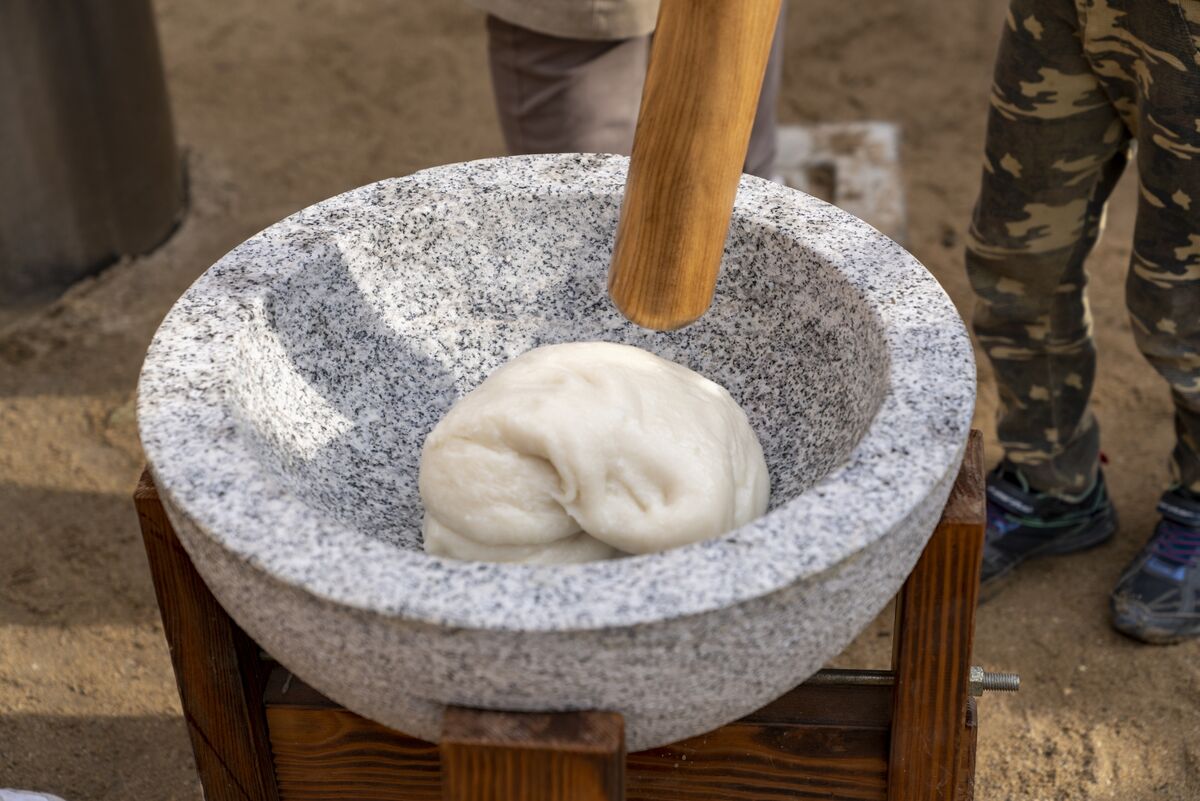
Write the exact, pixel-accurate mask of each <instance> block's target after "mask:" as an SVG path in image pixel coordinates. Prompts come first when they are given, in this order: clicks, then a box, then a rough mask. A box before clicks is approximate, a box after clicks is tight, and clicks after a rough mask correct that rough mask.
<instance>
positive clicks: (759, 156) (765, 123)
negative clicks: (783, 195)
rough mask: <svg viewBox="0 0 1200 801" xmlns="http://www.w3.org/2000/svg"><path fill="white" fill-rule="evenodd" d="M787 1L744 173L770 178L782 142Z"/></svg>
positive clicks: (779, 24)
mask: <svg viewBox="0 0 1200 801" xmlns="http://www.w3.org/2000/svg"><path fill="white" fill-rule="evenodd" d="M786 14H787V2H786V0H785V2H783V3H782V4H780V6H779V21H778V22H777V23H776V24H775V39H774V40H772V42H771V56H770V58H769V59H768V60H767V72H766V74H765V75H763V84H762V91H761V92H759V95H758V108H757V110H756V111H755V113H754V127H753V128H751V129H750V146H749V147H748V148H747V149H746V163H745V165H744V166H743V168H742V170H743V172H746V173H749V174H750V175H757V176H758V177H760V178H770V177H771V176H772V174H773V173H774V171H775V153H776V149H777V146H778V141H779V132H778V131H779V124H778V121H777V119H778V118H777V114H776V110H777V108H778V106H779V89H780V87H781V86H782V85H783V48H784V44H785V42H784V29H785V28H786V27H787V26H786V25H785V22H786V19H785V16H786Z"/></svg>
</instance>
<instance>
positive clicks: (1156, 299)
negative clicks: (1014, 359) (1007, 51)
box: [1089, 0, 1200, 643]
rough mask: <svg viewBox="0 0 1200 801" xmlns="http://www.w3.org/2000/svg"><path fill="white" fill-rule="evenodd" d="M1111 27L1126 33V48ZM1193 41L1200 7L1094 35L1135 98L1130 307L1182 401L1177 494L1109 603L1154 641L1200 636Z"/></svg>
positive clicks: (1146, 9)
mask: <svg viewBox="0 0 1200 801" xmlns="http://www.w3.org/2000/svg"><path fill="white" fill-rule="evenodd" d="M1184 8H1187V9H1189V10H1190V11H1191V12H1192V20H1191V27H1190V29H1189V25H1188V23H1187V22H1186V21H1185V19H1186V18H1184V17H1183V16H1182V15H1180V13H1179V12H1180V10H1181V9H1184ZM1105 22H1106V23H1107V20H1106V21H1105ZM1109 27H1119V28H1120V33H1121V37H1120V39H1119V41H1120V42H1121V45H1122V46H1121V47H1120V48H1119V49H1118V48H1116V47H1115V46H1114V41H1115V40H1114V37H1112V36H1111V35H1109V33H1110V31H1109V30H1108V28H1109ZM1193 35H1200V2H1193V1H1192V0H1189V2H1188V3H1185V4H1183V5H1181V6H1175V5H1172V4H1170V3H1162V4H1156V3H1144V4H1140V5H1137V6H1136V7H1134V6H1131V7H1130V8H1129V13H1127V14H1126V15H1123V16H1122V17H1120V18H1118V19H1116V20H1114V21H1113V22H1111V23H1107V26H1106V28H1104V29H1101V30H1098V31H1096V32H1095V33H1094V35H1093V36H1091V37H1089V39H1094V40H1095V42H1096V45H1095V46H1096V47H1097V49H1098V50H1101V51H1102V53H1101V56H1102V57H1103V58H1105V59H1106V60H1107V61H1108V63H1109V64H1112V65H1113V66H1114V67H1119V69H1114V70H1113V71H1112V75H1111V76H1110V77H1109V78H1108V79H1107V81H1108V82H1109V83H1110V84H1111V87H1110V92H1111V93H1113V94H1118V93H1120V94H1123V96H1124V97H1127V98H1128V101H1127V103H1126V106H1127V107H1128V108H1129V109H1130V113H1135V114H1136V119H1137V123H1136V124H1137V129H1138V137H1137V139H1138V151H1137V167H1138V178H1139V183H1140V186H1139V198H1138V212H1137V224H1136V226H1135V228H1134V242H1133V255H1132V258H1131V265H1130V270H1129V276H1128V279H1127V282H1126V302H1127V304H1128V306H1129V314H1130V319H1131V322H1132V324H1133V334H1134V338H1135V339H1136V340H1137V344H1138V347H1139V348H1140V349H1141V351H1142V354H1143V355H1144V356H1145V357H1146V359H1147V360H1149V362H1150V364H1152V365H1153V366H1154V368H1155V369H1156V370H1157V371H1158V372H1159V374H1161V375H1162V376H1163V378H1165V379H1166V380H1167V383H1168V385H1169V386H1170V388H1171V396H1172V398H1173V400H1174V401H1175V431H1176V444H1175V449H1174V452H1173V453H1172V460H1171V461H1172V474H1173V475H1172V478H1173V486H1172V487H1171V488H1170V489H1169V490H1168V491H1167V493H1166V494H1165V495H1164V496H1163V499H1162V502H1161V503H1160V505H1159V510H1160V511H1161V513H1162V520H1161V521H1160V522H1159V524H1158V526H1157V527H1156V529H1155V531H1154V534H1153V536H1152V537H1151V539H1150V542H1149V543H1148V544H1147V546H1146V547H1145V548H1144V549H1143V550H1142V552H1141V553H1139V554H1138V555H1137V557H1136V558H1135V559H1134V560H1133V561H1132V562H1131V563H1130V565H1129V566H1128V567H1127V568H1126V569H1125V571H1124V572H1123V574H1122V576H1121V578H1120V580H1119V581H1118V582H1117V586H1116V588H1115V590H1114V591H1113V597H1112V607H1113V623H1114V625H1115V626H1116V627H1117V629H1118V630H1120V631H1122V632H1124V633H1126V634H1129V635H1131V636H1133V637H1136V638H1138V639H1141V640H1145V641H1147V642H1156V643H1157V642H1174V641H1176V640H1179V639H1183V638H1186V637H1200V128H1197V123H1196V120H1197V118H1198V117H1200V113H1198V107H1197V102H1198V99H1200V62H1198V59H1200V50H1198V49H1197V46H1196V44H1195V41H1194V40H1193V39H1192V36H1193ZM1143 54H1150V55H1143ZM1125 76H1128V77H1125ZM1134 76H1139V77H1138V78H1135V77H1134Z"/></svg>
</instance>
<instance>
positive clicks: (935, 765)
mask: <svg viewBox="0 0 1200 801" xmlns="http://www.w3.org/2000/svg"><path fill="white" fill-rule="evenodd" d="M982 440H983V438H982V436H981V435H980V433H979V432H978V431H972V432H971V439H970V441H969V442H968V444H967V452H966V457H965V458H964V460H963V467H962V470H961V471H960V473H959V476H958V481H957V482H956V483H955V485H954V489H953V490H952V491H951V493H950V499H949V500H948V501H947V503H946V509H945V512H944V513H943V515H942V519H941V522H940V523H938V526H937V529H935V530H934V533H933V536H932V538H931V539H930V540H929V544H928V545H926V546H925V552H924V553H923V554H922V555H921V559H920V561H918V562H917V566H916V568H915V569H914V570H913V572H912V575H910V576H909V578H908V581H907V582H906V583H905V585H904V589H903V590H901V592H900V595H899V596H898V598H897V603H896V616H897V624H896V634H895V642H894V644H895V650H894V654H893V660H892V669H893V671H894V672H895V686H894V691H893V696H892V698H893V706H892V742H891V755H890V758H889V765H888V799H889V801H964V799H963V798H962V794H963V793H966V792H969V791H970V787H971V784H972V782H970V781H969V779H970V778H971V777H970V776H968V775H966V774H967V772H968V771H971V770H972V768H973V765H974V731H973V728H974V720H971V721H968V714H967V713H968V706H969V704H968V701H969V696H968V690H969V687H968V681H969V678H968V673H969V669H970V666H971V647H972V643H973V640H974V636H975V606H976V603H977V600H978V595H979V572H980V562H981V559H982V557H983V537H984V529H985V513H984V486H983V441H982Z"/></svg>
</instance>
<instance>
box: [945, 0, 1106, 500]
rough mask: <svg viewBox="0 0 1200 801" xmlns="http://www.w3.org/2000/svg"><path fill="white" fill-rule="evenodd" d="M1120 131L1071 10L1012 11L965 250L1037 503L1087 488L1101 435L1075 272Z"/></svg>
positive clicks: (1091, 236)
mask: <svg viewBox="0 0 1200 801" xmlns="http://www.w3.org/2000/svg"><path fill="white" fill-rule="evenodd" d="M1128 136H1129V135H1128V132H1127V131H1126V129H1125V126H1124V125H1123V123H1122V121H1121V119H1120V117H1119V115H1118V114H1117V112H1116V110H1115V109H1114V108H1113V106H1112V104H1111V103H1110V100H1109V98H1108V96H1107V95H1106V94H1105V92H1104V90H1103V88H1102V87H1101V85H1100V83H1099V81H1098V80H1097V78H1096V77H1095V75H1094V74H1093V72H1092V67H1091V65H1090V64H1089V63H1088V60H1087V59H1086V57H1085V56H1084V53H1083V49H1082V46H1081V43H1080V39H1079V22H1078V19H1077V17H1076V12H1075V6H1074V4H1073V3H1072V2H1070V0H1054V1H1053V2H1035V1H1034V0H1014V2H1013V3H1012V6H1011V9H1010V12H1009V16H1008V24H1007V26H1006V27H1005V30H1004V33H1003V37H1002V39H1001V44H1000V51H999V54H998V56H997V62H996V70H995V78H994V84H993V87H992V101H991V109H990V111H989V116H988V129H987V143H986V148H985V162H984V172H983V182H982V187H981V190H980V194H979V199H978V202H977V204H976V207H975V213H974V217H973V220H972V224H971V229H970V234H969V239H968V245H967V254H966V260H967V271H968V275H969V277H970V280H971V285H972V287H973V288H974V289H975V292H976V295H977V303H976V310H975V318H974V327H975V332H976V335H977V337H978V341H979V343H980V345H981V346H982V347H983V349H984V351H985V352H986V354H987V356H988V358H989V360H990V361H991V364H992V367H993V369H994V371H995V375H996V383H997V386H998V389H999V394H1000V409H999V419H998V432H999V437H1000V441H1001V444H1002V445H1003V446H1004V450H1005V456H1006V459H1007V461H1008V462H1010V463H1011V464H1012V465H1014V466H1015V467H1016V468H1017V469H1019V471H1020V473H1021V474H1022V475H1023V476H1024V477H1025V479H1027V481H1028V482H1029V484H1030V485H1032V487H1033V488H1035V489H1036V490H1039V491H1041V492H1044V493H1050V494H1053V495H1057V496H1060V497H1066V498H1070V497H1072V496H1078V495H1080V494H1082V493H1085V492H1087V491H1088V489H1089V488H1090V487H1091V486H1092V485H1093V484H1094V482H1095V479H1096V474H1097V463H1098V456H1099V432H1098V429H1097V426H1096V422H1095V419H1094V418H1093V416H1092V414H1091V412H1090V411H1089V408H1088V400H1089V396H1090V393H1091V389H1092V380H1093V375H1094V372H1095V349H1094V346H1093V343H1092V336H1091V317H1090V314H1089V312H1088V308H1087V302H1086V299H1085V296H1084V286H1085V284H1086V276H1085V273H1084V269H1083V263H1084V259H1085V257H1086V256H1087V254H1088V252H1089V251H1090V250H1091V248H1092V245H1093V244H1094V243H1095V241H1096V237H1097V236H1098V235H1099V232H1100V228H1101V224H1102V219H1103V211H1104V204H1105V202H1106V200H1107V199H1108V195H1109V193H1110V192H1111V190H1112V187H1113V185H1114V184H1115V182H1116V179H1117V178H1118V176H1119V175H1120V173H1121V170H1122V168H1123V166H1124V163H1125V154H1126V151H1127V145H1128Z"/></svg>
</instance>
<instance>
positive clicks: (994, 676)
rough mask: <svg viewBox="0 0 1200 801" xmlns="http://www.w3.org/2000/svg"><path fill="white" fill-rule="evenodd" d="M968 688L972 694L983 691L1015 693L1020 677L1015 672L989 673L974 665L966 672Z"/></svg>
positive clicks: (978, 693) (982, 692) (1019, 685)
mask: <svg viewBox="0 0 1200 801" xmlns="http://www.w3.org/2000/svg"><path fill="white" fill-rule="evenodd" d="M968 688H969V692H970V693H971V695H974V696H980V695H983V694H984V693H985V692H1001V693H1015V692H1016V691H1017V690H1019V689H1021V677H1020V676H1018V675H1017V674H1016V673H991V672H989V671H987V670H984V669H983V668H981V667H979V666H977V665H975V666H972V667H971V670H970V673H969V674H968Z"/></svg>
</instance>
